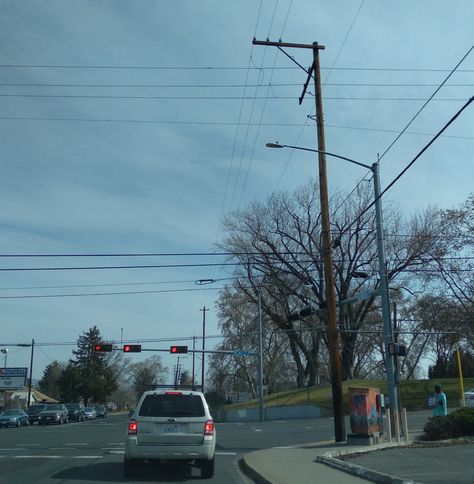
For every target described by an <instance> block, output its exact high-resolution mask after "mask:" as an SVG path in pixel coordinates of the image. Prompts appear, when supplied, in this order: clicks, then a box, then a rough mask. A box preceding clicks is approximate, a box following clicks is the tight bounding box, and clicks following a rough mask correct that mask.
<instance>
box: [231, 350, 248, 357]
mask: <svg viewBox="0 0 474 484" xmlns="http://www.w3.org/2000/svg"><path fill="white" fill-rule="evenodd" d="M248 355H249V352H248V351H244V350H236V351H234V356H248Z"/></svg>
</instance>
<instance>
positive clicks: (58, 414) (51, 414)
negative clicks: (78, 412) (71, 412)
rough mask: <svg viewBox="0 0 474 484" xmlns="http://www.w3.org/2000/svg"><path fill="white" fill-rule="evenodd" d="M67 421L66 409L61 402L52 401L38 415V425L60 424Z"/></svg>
mask: <svg viewBox="0 0 474 484" xmlns="http://www.w3.org/2000/svg"><path fill="white" fill-rule="evenodd" d="M68 422H69V416H68V411H67V408H66V406H65V405H64V404H62V403H52V404H50V405H47V406H46V408H45V409H44V410H43V411H42V412H41V413H40V414H39V416H38V425H46V424H50V423H55V424H58V425H61V424H63V423H68Z"/></svg>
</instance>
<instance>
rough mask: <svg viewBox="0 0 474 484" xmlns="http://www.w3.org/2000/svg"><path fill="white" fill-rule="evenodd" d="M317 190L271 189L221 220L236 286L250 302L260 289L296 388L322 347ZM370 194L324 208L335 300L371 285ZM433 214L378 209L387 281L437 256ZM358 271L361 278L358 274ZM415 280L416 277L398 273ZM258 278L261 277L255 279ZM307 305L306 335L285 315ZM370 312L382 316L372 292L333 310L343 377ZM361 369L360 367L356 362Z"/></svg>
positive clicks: (314, 373) (348, 374) (364, 188)
mask: <svg viewBox="0 0 474 484" xmlns="http://www.w3.org/2000/svg"><path fill="white" fill-rule="evenodd" d="M317 191H318V187H317V185H315V184H314V183H309V184H307V185H306V186H303V187H301V188H299V189H297V190H295V192H294V193H287V192H283V193H275V194H273V195H271V196H270V197H269V198H268V199H267V200H266V201H264V202H260V203H257V202H254V203H252V204H251V205H250V206H249V207H248V208H247V209H245V210H240V211H237V212H234V213H231V214H230V215H228V216H227V217H226V218H225V219H224V222H223V225H224V229H225V237H224V240H223V242H222V243H221V244H220V247H221V248H222V249H224V250H226V251H230V252H231V253H232V254H233V257H232V259H233V260H235V261H238V262H239V263H240V264H241V265H240V267H239V269H237V271H236V274H235V275H236V277H237V281H238V282H237V287H238V288H239V289H240V290H241V291H242V292H244V293H245V294H247V296H248V297H249V298H251V299H252V300H253V301H256V300H257V294H258V291H259V290H261V291H262V293H261V294H265V297H264V298H262V308H263V310H264V312H265V314H266V315H267V316H268V317H269V320H270V322H271V324H272V326H273V327H274V328H275V329H277V330H280V331H283V332H284V333H285V334H286V335H287V338H288V341H289V348H290V351H291V353H292V357H293V360H294V364H295V366H296V368H297V374H298V382H297V383H298V386H301V385H303V382H304V380H305V378H308V381H309V383H310V384H314V382H315V381H316V380H317V378H318V375H319V374H320V372H321V365H320V354H321V345H323V346H324V345H325V344H326V343H327V332H326V329H325V328H326V321H325V312H324V307H325V304H326V302H325V288H324V265H323V258H322V244H321V237H320V234H321V226H320V210H319V196H318V192H317ZM372 199H373V194H372V191H371V188H370V185H368V184H367V185H364V184H363V185H361V186H360V187H359V189H358V190H357V191H356V192H353V193H351V194H349V195H345V194H336V195H335V196H333V198H332V201H331V205H332V206H333V207H338V209H337V210H336V211H335V213H334V214H333V215H332V221H331V223H332V225H331V231H332V239H333V251H334V260H333V263H334V267H333V270H334V273H335V284H336V292H337V296H338V299H339V301H344V300H347V299H349V298H351V297H352V296H354V295H356V294H358V293H360V292H361V291H362V290H367V289H373V290H376V289H377V288H378V286H379V280H378V278H377V273H378V259H377V246H376V231H375V217H374V213H373V211H366V210H365V208H366V207H367V205H368V204H369V203H370V202H371V200H372ZM439 224H440V220H439V216H438V213H437V211H436V210H434V209H429V210H427V211H425V212H424V213H422V214H419V215H417V216H415V217H413V218H412V219H411V220H409V221H404V220H403V219H402V217H401V216H400V214H399V213H398V211H397V210H396V208H395V207H393V206H387V207H386V209H385V227H386V231H387V233H389V234H390V233H391V234H395V235H398V234H403V235H404V237H398V236H396V237H391V238H388V237H387V256H388V261H389V262H388V266H389V267H388V271H389V277H390V280H391V281H394V280H395V279H396V278H402V279H403V275H404V274H405V273H406V271H408V270H411V269H414V268H417V267H418V266H420V265H422V264H423V258H425V257H432V254H433V253H436V255H437V256H438V257H439V256H440V248H439V247H438V244H437V240H438V237H437V234H438V233H439ZM361 272H365V273H366V274H367V276H368V278H367V279H366V280H361V279H359V278H358V275H359V274H360V273H361ZM405 279H406V281H405V283H406V284H408V285H410V284H411V285H412V284H414V282H413V281H415V280H416V279H417V276H416V275H411V277H410V279H408V278H405ZM262 281H265V282H262ZM308 303H311V304H312V305H313V306H314V307H315V308H316V309H319V311H315V312H313V315H312V316H311V318H309V319H307V320H304V321H303V322H302V323H299V324H300V325H302V326H304V329H305V330H306V335H305V336H306V337H304V338H303V337H302V336H301V335H302V334H303V333H302V332H301V331H298V330H297V328H296V327H295V323H294V322H293V321H292V320H291V317H290V314H292V313H293V312H295V311H298V310H300V309H302V308H303V307H305V306H307V305H308ZM372 313H374V314H376V315H377V316H378V321H379V323H380V328H381V327H382V326H381V316H380V310H379V307H378V301H377V299H376V297H375V295H372V296H370V297H368V298H367V299H365V300H363V301H360V302H358V303H356V304H352V305H345V306H343V307H342V308H341V309H340V311H339V316H338V318H339V328H340V330H341V333H340V334H341V338H340V339H341V357H342V364H343V370H344V374H345V378H349V379H351V378H354V368H355V365H356V359H357V358H356V353H357V350H358V344H359V338H360V329H361V328H362V327H363V326H364V324H365V322H366V321H367V319H368V318H369V316H370V317H373V316H372ZM359 371H360V365H359Z"/></svg>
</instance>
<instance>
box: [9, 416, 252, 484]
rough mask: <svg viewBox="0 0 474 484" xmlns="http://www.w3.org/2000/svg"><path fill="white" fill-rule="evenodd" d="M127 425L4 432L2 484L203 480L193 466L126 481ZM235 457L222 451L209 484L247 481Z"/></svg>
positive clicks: (112, 421) (157, 469) (120, 419)
mask: <svg viewBox="0 0 474 484" xmlns="http://www.w3.org/2000/svg"><path fill="white" fill-rule="evenodd" d="M127 422H128V419H127V416H126V415H120V416H118V415H115V416H109V417H108V418H107V419H106V420H95V421H88V422H81V423H69V424H67V425H49V426H42V427H39V426H37V425H34V426H29V427H22V428H10V429H2V430H0V469H1V471H0V483H2V484H3V483H5V484H7V483H8V484H17V483H18V484H20V483H21V484H25V483H33V482H34V483H35V484H51V483H74V484H83V483H84V484H85V483H94V482H130V483H133V482H147V481H148V482H181V481H186V480H192V479H199V478H200V470H199V469H197V468H193V467H191V466H155V465H148V466H146V467H144V468H143V469H141V472H140V473H139V475H138V476H137V478H136V480H132V479H127V480H125V479H124V477H123V473H122V462H123V454H124V437H125V432H126V428H127ZM218 432H219V430H218ZM225 433H226V432H225V431H223V432H222V434H225ZM236 456H237V452H236V451H234V450H230V451H224V450H218V452H217V455H216V470H215V476H214V479H212V480H210V481H208V482H216V483H233V482H234V483H236V482H239V483H241V482H245V478H244V476H243V475H241V474H240V471H239V470H238V467H237V463H236V462H235V459H236Z"/></svg>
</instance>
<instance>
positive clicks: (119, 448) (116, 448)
mask: <svg viewBox="0 0 474 484" xmlns="http://www.w3.org/2000/svg"><path fill="white" fill-rule="evenodd" d="M124 449H125V447H101V448H100V450H124Z"/></svg>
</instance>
